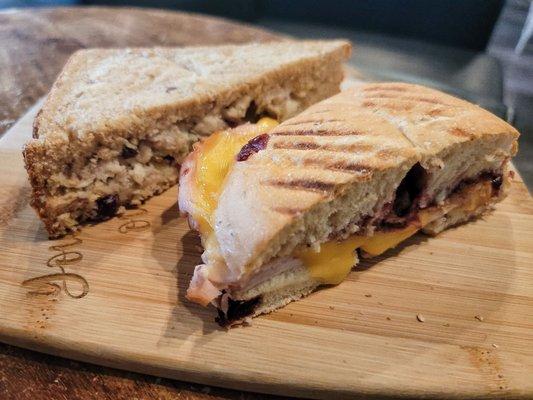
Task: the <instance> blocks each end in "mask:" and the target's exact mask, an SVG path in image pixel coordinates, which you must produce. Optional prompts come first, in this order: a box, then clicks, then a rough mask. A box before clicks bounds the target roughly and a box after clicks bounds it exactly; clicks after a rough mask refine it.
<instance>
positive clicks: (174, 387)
mask: <svg viewBox="0 0 533 400" xmlns="http://www.w3.org/2000/svg"><path fill="white" fill-rule="evenodd" d="M277 37H278V36H277V35H274V34H272V33H269V32H266V31H264V30H261V29H256V28H253V27H250V26H245V25H241V24H236V23H232V22H228V21H225V20H222V19H216V18H211V17H204V16H198V15H191V14H185V13H178V12H171V11H162V10H152V9H131V8H128V9H124V8H103V7H96V8H54V9H37V10H36V9H19V10H7V11H4V12H0V44H1V45H0V71H1V72H0V137H1V136H2V134H3V133H4V132H5V131H6V130H7V129H9V127H10V126H11V125H13V124H14V123H15V122H16V120H17V119H18V118H19V117H20V116H21V115H22V114H24V112H25V111H26V110H27V109H28V108H29V107H30V106H31V105H32V104H34V103H35V101H36V100H37V99H39V98H40V97H42V96H43V95H44V94H46V92H47V91H48V89H49V88H50V86H51V85H52V83H53V81H54V79H55V78H56V76H57V74H58V73H59V71H60V70H61V67H62V66H63V64H64V63H65V61H66V60H67V58H68V57H69V55H70V54H71V53H72V52H74V51H76V50H78V49H81V48H85V47H124V46H156V45H158V46H176V45H177V46H181V45H205V44H225V43H242V42H249V41H268V40H275V39H276V38H277ZM0 318H2V310H0ZM175 398H179V399H221V398H239V399H247V398H253V399H255V398H261V399H263V398H273V397H272V396H266V395H254V394H248V393H239V392H236V391H231V390H225V389H217V388H211V387H206V386H201V385H193V384H190V383H185V382H178V381H172V380H168V379H161V378H156V377H151V376H145V375H139V374H134V373H129V372H123V371H118V370H114V369H111V368H104V367H99V366H95V365H90V364H85V363H78V362H74V361H70V360H66V359H62V358H59V357H52V356H48V355H44V354H39V353H35V352H31V351H28V350H23V349H19V348H16V347H12V346H8V345H4V344H0V399H13V400H23V399H24V400H25V399H32V400H33V399H35V400H39V399H53V400H59V399H69V400H74V399H84V400H89V399H175Z"/></svg>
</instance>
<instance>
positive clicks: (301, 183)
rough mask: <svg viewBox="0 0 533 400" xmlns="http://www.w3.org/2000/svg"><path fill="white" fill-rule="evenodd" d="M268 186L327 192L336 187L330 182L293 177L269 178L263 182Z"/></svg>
mask: <svg viewBox="0 0 533 400" xmlns="http://www.w3.org/2000/svg"><path fill="white" fill-rule="evenodd" d="M261 183H262V184H263V185H266V186H273V187H278V188H283V189H289V190H300V191H305V192H315V193H322V194H326V193H329V192H332V191H333V190H334V189H335V184H334V183H330V182H324V181H318V180H310V179H292V180H281V179H277V180H269V181H263V182H261Z"/></svg>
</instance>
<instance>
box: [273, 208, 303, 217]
mask: <svg viewBox="0 0 533 400" xmlns="http://www.w3.org/2000/svg"><path fill="white" fill-rule="evenodd" d="M270 209H271V210H272V211H274V212H277V213H278V214H284V215H288V216H291V217H293V216H295V215H298V214H301V213H302V212H303V210H301V209H299V208H293V207H270Z"/></svg>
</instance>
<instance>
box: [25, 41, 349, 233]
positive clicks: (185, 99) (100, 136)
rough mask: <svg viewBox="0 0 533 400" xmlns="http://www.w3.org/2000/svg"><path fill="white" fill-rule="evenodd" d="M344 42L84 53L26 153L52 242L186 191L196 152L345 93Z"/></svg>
mask: <svg viewBox="0 0 533 400" xmlns="http://www.w3.org/2000/svg"><path fill="white" fill-rule="evenodd" d="M349 54H350V44H349V43H348V42H345V41H303V42H294V41H286V42H276V43H264V44H248V45H240V46H218V47H192V48H150V49H149V48H134V49H92V50H81V51H79V52H77V53H75V54H74V55H73V56H72V57H71V58H70V60H69V62H68V63H67V65H66V66H65V68H64V70H63V72H62V73H61V75H60V76H59V78H58V79H57V81H56V83H55V84H54V86H53V87H52V90H51V92H50V94H49V96H48V98H47V100H46V102H45V104H44V106H43V108H42V110H41V111H40V112H39V115H38V116H37V118H36V119H35V123H34V135H33V136H34V139H33V140H31V141H30V142H29V143H28V144H27V145H26V147H25V149H24V157H25V161H26V168H27V170H28V174H29V177H30V182H31V185H32V187H33V197H32V204H33V206H34V207H35V209H36V210H37V212H38V213H39V216H40V217H41V219H42V220H43V221H44V223H45V226H46V229H47V230H48V233H49V235H50V237H58V236H61V235H63V234H65V233H67V232H68V231H72V230H75V229H77V227H78V224H79V223H80V222H83V221H86V220H100V219H106V218H109V217H111V216H113V215H114V214H115V213H116V212H117V211H118V209H119V207H121V206H122V205H138V204H140V203H141V202H143V201H144V200H146V199H147V198H149V197H150V196H152V195H154V194H157V193H160V192H162V191H164V190H165V189H167V188H168V187H169V186H171V185H173V184H174V183H176V181H177V178H178V167H179V164H180V163H181V161H182V159H183V157H184V156H185V155H186V154H187V153H188V152H189V150H190V147H191V144H192V143H193V142H195V141H196V140H198V138H200V137H202V136H205V135H209V134H210V133H212V132H213V131H216V130H220V129H224V128H227V127H228V126H235V125H238V124H240V123H242V122H245V121H246V120H249V119H251V120H255V119H257V118H258V117H259V116H262V115H269V116H273V117H275V118H277V119H279V120H284V119H286V118H288V117H290V116H292V115H295V114H297V113H298V112H300V111H301V110H303V109H305V108H306V107H308V106H309V105H311V104H313V103H315V102H317V101H319V100H321V99H323V98H326V97H328V96H331V95H333V94H335V93H336V92H338V90H339V84H340V82H341V80H342V76H343V72H342V65H341V64H342V62H343V61H344V60H346V59H347V58H348V56H349Z"/></svg>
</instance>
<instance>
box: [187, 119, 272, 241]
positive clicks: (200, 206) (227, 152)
mask: <svg viewBox="0 0 533 400" xmlns="http://www.w3.org/2000/svg"><path fill="white" fill-rule="evenodd" d="M276 125H278V122H277V121H276V120H274V119H272V118H261V119H260V120H259V121H258V122H257V123H256V124H254V125H250V126H249V129H248V130H247V131H246V133H243V134H235V132H233V131H232V130H225V131H220V132H216V133H214V134H213V135H211V136H209V137H208V138H207V139H205V140H204V141H203V142H202V146H201V149H199V152H198V161H197V164H196V165H197V168H196V175H195V180H196V185H195V189H196V192H195V197H196V198H195V199H194V200H195V203H194V204H195V213H196V215H194V218H195V219H196V220H197V221H198V224H199V226H200V232H201V233H203V234H208V233H209V232H211V231H212V227H213V224H212V221H211V217H212V215H213V213H214V211H215V209H216V207H217V203H218V198H219V196H220V190H221V189H222V187H223V185H224V180H225V178H226V176H227V175H228V173H229V171H230V169H231V167H232V166H233V164H234V163H235V157H236V155H237V154H238V153H239V151H240V149H241V148H242V147H243V146H244V145H245V144H246V143H247V142H248V141H249V140H250V139H253V138H254V137H256V136H258V135H261V134H263V133H266V132H268V131H269V130H271V129H272V128H274V127H275V126H276Z"/></svg>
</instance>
